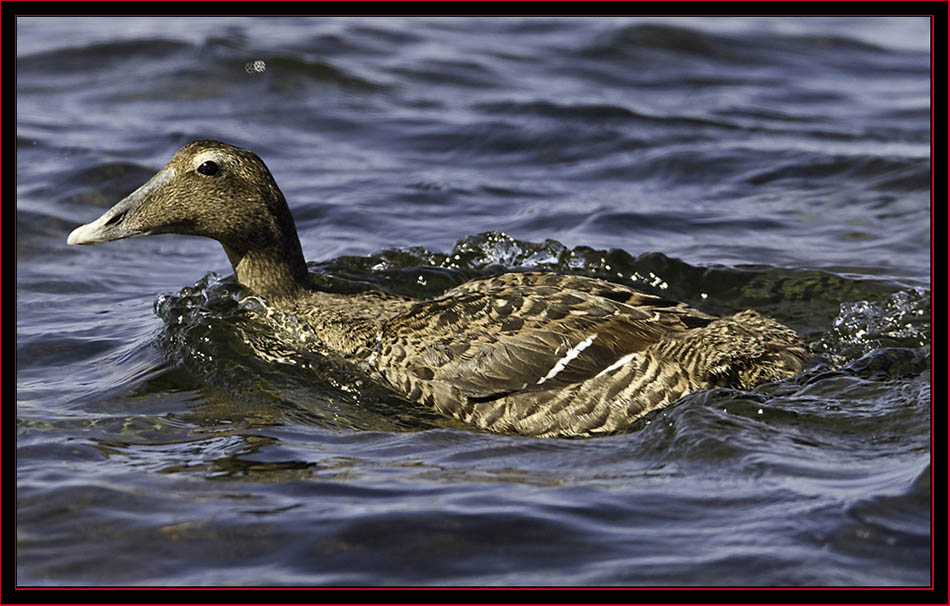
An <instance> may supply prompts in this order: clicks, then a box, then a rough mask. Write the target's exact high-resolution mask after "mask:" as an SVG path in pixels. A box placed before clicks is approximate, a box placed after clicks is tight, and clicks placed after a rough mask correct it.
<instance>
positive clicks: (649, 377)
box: [67, 140, 808, 438]
mask: <svg viewBox="0 0 950 606" xmlns="http://www.w3.org/2000/svg"><path fill="white" fill-rule="evenodd" d="M169 233H170V234H182V235H192V236H203V237H207V238H213V239H215V240H217V241H218V242H220V243H221V245H222V247H223V248H224V252H225V254H226V255H227V257H228V260H229V261H230V263H231V266H232V268H233V270H234V274H235V276H236V279H237V281H238V282H239V283H240V284H242V285H243V286H244V287H246V288H247V289H249V290H250V291H251V292H253V293H254V294H255V295H257V296H259V297H260V298H263V299H264V300H265V301H266V302H267V305H269V306H271V307H273V308H274V309H276V310H279V311H280V312H283V313H287V314H292V315H294V316H296V317H297V318H299V319H300V320H302V321H303V322H305V323H306V324H307V325H309V327H311V328H312V331H313V334H315V335H318V341H319V342H318V343H315V344H313V345H311V346H312V347H315V348H317V347H318V348H320V349H321V350H323V351H329V352H332V353H334V355H337V356H339V357H340V359H342V360H345V361H346V363H347V364H352V365H353V366H354V367H356V368H358V369H359V370H360V371H361V372H364V373H366V375H368V376H370V377H371V378H372V380H373V381H375V382H378V383H380V384H381V385H383V386H385V387H386V388H388V389H390V390H392V391H393V392H395V393H396V394H397V395H398V396H399V397H400V398H402V399H404V400H407V401H408V402H411V403H417V404H420V405H424V406H428V407H431V408H433V409H435V410H436V411H438V412H439V413H441V414H444V415H447V416H450V417H454V418H456V419H459V420H461V421H463V422H464V423H466V424H468V425H469V426H472V427H474V428H479V429H481V430H486V431H490V432H497V433H503V434H516V435H523V436H535V437H559V438H579V437H593V436H600V435H608V434H614V433H617V432H621V431H624V430H625V429H627V428H629V427H630V426H631V424H632V423H633V422H634V421H636V420H637V419H639V418H640V417H643V416H644V415H646V414H647V413H649V412H651V411H653V410H656V409H659V408H662V407H664V406H667V405H669V404H670V403H672V402H675V401H677V400H679V399H680V398H682V397H683V396H685V395H688V394H691V393H694V392H699V391H703V390H709V389H714V388H718V387H725V388H735V389H742V390H751V389H753V388H755V387H756V386H758V385H760V384H763V383H766V382H772V381H778V380H782V379H787V378H790V377H792V376H794V375H796V374H797V373H798V372H800V371H801V370H802V369H803V368H804V365H805V362H806V359H807V358H808V353H807V351H806V348H805V345H804V344H803V343H802V341H801V339H800V338H799V336H798V335H797V334H796V333H795V331H794V330H792V329H791V328H789V327H787V326H785V325H783V324H781V323H779V322H778V321H776V320H774V319H772V318H769V317H767V316H765V315H763V314H761V313H759V312H757V311H754V310H745V311H741V312H738V313H735V314H733V315H729V316H723V317H716V316H712V315H709V314H706V313H704V312H702V311H700V310H698V309H694V308H692V307H690V306H689V305H687V304H686V303H683V302H679V301H673V300H668V299H664V298H663V297H661V296H658V295H656V294H652V293H648V292H643V291H640V290H638V289H636V288H633V287H630V286H626V285H623V284H618V283H614V282H609V281H606V280H602V279H599V278H595V277H589V276H581V275H563V274H557V273H551V272H539V271H531V272H509V273H502V274H499V275H492V276H489V277H482V278H478V279H474V280H471V281H468V282H465V283H463V284H460V285H458V286H456V287H454V288H452V289H450V290H448V291H446V292H445V293H443V294H442V295H441V296H437V297H434V298H430V299H425V300H419V299H411V298H406V297H401V296H397V295H391V294H388V293H383V292H377V291H369V292H363V293H356V294H353V293H338V292H328V291H327V289H325V288H321V287H320V286H319V285H318V284H317V283H316V281H315V280H314V279H312V278H311V276H310V274H309V271H308V269H307V265H306V261H305V260H304V255H303V252H302V248H301V245H300V239H299V237H298V234H297V229H296V225H295V223H294V219H293V215H292V214H291V211H290V208H289V206H288V204H287V201H286V199H285V198H284V195H283V193H282V192H281V190H280V189H279V188H278V186H277V183H276V181H275V180H274V177H273V176H272V175H271V173H270V171H269V170H268V168H267V166H266V165H265V164H264V162H263V161H262V160H261V159H260V157H258V156H257V155H256V154H254V153H253V152H251V151H249V150H246V149H242V148H239V147H235V146H232V145H229V144H226V143H221V142H218V141H211V140H200V141H194V142H191V143H188V144H186V145H184V146H182V147H181V148H180V149H179V150H178V151H177V152H176V153H175V154H174V156H173V157H172V159H171V160H170V161H169V162H168V164H167V165H166V166H165V167H164V168H162V169H161V170H160V171H158V173H156V174H155V175H154V176H153V177H152V178H151V179H149V180H148V181H147V182H146V183H145V184H144V185H142V186H141V187H139V188H138V189H136V190H135V191H133V192H132V193H131V194H129V195H128V196H126V197H125V198H123V199H122V200H120V201H119V202H117V203H116V204H115V205H114V206H113V207H112V208H110V209H109V210H107V211H106V212H105V213H103V214H102V216H100V217H99V218H98V219H96V220H95V221H92V222H91V223H88V224H86V225H82V226H80V227H77V228H76V229H74V230H73V231H72V232H71V233H70V234H69V236H68V238H67V243H68V244H76V245H86V244H99V243H103V242H111V241H114V240H121V239H125V238H132V237H140V236H148V235H154V234H169Z"/></svg>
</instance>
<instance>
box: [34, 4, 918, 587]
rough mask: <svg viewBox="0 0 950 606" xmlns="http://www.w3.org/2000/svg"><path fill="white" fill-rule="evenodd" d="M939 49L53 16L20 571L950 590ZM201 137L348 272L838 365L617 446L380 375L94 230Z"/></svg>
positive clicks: (547, 27) (902, 25)
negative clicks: (944, 582)
mask: <svg viewBox="0 0 950 606" xmlns="http://www.w3.org/2000/svg"><path fill="white" fill-rule="evenodd" d="M929 27H930V24H929V21H928V20H927V19H925V18H912V19H896V18H864V19H861V18H799V19H795V18H741V19H703V18H665V19H659V18H609V19H607V18H604V19H601V18H587V19H554V18H534V19H528V18H511V19H497V18H496V19H454V18H425V19H395V18H323V19H319V18H309V19H301V18H267V19H263V18H256V19H247V18H232V19H219V18H213V19H212V18H204V19H201V18H84V19H77V18H25V19H19V20H18V21H17V49H18V60H17V80H18V98H17V115H18V121H17V193H18V197H17V224H16V228H17V232H16V234H17V240H16V243H17V357H16V362H17V428H18V434H17V436H18V437H17V466H18V478H17V479H18V485H17V531H18V534H17V553H16V561H17V579H18V583H19V584H20V585H21V586H35V585H102V584H107V585H295V586H311V585H344V586H358V585H398V586H429V585H452V586H459V585H462V586H471V585H531V586H560V585H635V586H640V585H661V586H684V585H693V586H696V585H706V586H827V585H834V586H841V585H843V586H879V585H898V586H926V585H928V584H930V582H931V388H930V385H931V377H930V368H931V358H930V322H931V310H930V290H929V289H930V275H931V270H930V258H931V256H930V233H931V231H930V183H931V172H930V170H931V168H930V86H931V84H930V58H929V51H930V48H929V40H930V37H929V32H930V30H929ZM199 138H214V139H220V140H223V141H227V142H230V143H233V144H236V145H240V146H243V147H248V148H251V149H253V150H254V151H256V152H257V153H258V154H259V155H260V156H262V157H263V159H264V160H265V161H266V162H267V163H268V165H269V167H270V169H271V171H272V172H273V173H274V175H275V177H276V179H277V181H278V183H279V184H280V185H281V187H282V189H283V191H284V193H285V194H286V195H287V198H288V200H289V201H290V204H291V207H292V210H293V212H294V214H295V217H296V220H297V226H298V229H299V230H300V235H301V241H302V244H303V248H304V253H305V255H306V257H307V258H308V259H310V260H312V261H313V263H312V264H311V271H312V272H314V273H315V274H317V275H319V276H321V279H323V280H325V281H326V282H327V283H328V284H330V285H335V286H336V287H346V288H354V289H359V288H367V287H373V288H381V289H384V290H388V291H390V292H399V293H402V294H409V295H415V296H432V295H435V294H438V293H439V292H442V291H443V290H444V289H446V288H448V287H450V286H451V285H453V284H456V283H459V282H461V281H463V280H466V279H470V278H471V277H474V276H477V275H482V274H485V273H490V272H494V271H499V270H500V269H501V268H515V269H518V268H538V269H549V270H555V271H560V272H564V273H572V272H574V273H585V274H593V275H600V276H604V277H608V278H610V279H614V280H618V281H624V282H627V283H635V284H639V285H641V286H645V287H650V288H653V289H654V290H656V291H659V292H663V293H664V294H668V295H670V296H673V297H678V298H681V299H684V300H687V301H689V302H690V303H692V304H694V305H696V306H698V307H700V308H702V309H704V310H705V311H708V312H712V313H729V312H734V311H738V310H741V309H744V308H747V307H752V308H755V309H758V310H760V311H762V312H764V313H767V314H769V315H772V316H774V317H776V318H778V319H779V320H781V321H783V322H786V323H788V324H789V325H791V326H793V327H794V328H796V329H797V330H798V331H799V332H800V333H801V334H802V335H803V336H804V338H805V339H806V340H807V341H808V342H809V343H810V344H811V345H812V348H813V349H814V350H815V352H816V353H819V354H821V355H822V356H823V357H824V359H825V362H824V363H816V364H815V365H813V366H812V367H811V368H809V369H808V370H807V371H806V372H804V373H803V374H802V375H800V376H799V377H796V378H794V379H792V380H788V381H783V382H780V383H775V384H768V385H764V386H761V387H760V388H758V389H756V390H755V391H753V392H741V391H735V390H724V389H719V390H714V391H709V392H702V393H697V394H692V395H689V396H687V397H684V398H682V399H681V400H680V401H679V402H677V403H675V404H674V405H672V406H670V407H669V408H667V409H665V410H662V411H659V412H657V413H654V414H652V415H650V416H648V417H646V418H645V419H643V420H641V421H639V422H638V423H637V424H636V425H635V426H633V427H631V428H630V430H629V431H628V432H625V433H622V434H619V435H615V436H611V437H605V438H598V439H589V440H560V439H533V438H522V437H513V436H501V435H492V434H487V433H483V432H478V431H474V430H472V429H470V428H467V427H465V426H462V425H460V424H458V423H457V422H454V421H451V420H449V419H444V418H442V417H440V416H438V415H435V414H433V413H431V412H429V411H427V410H425V409H422V408H419V407H417V406H413V405H409V404H406V403H404V402H401V401H400V400H399V399H398V398H395V397H394V396H392V394H390V393H388V392H386V391H385V390H382V389H380V388H378V387H374V386H371V385H364V386H363V388H361V389H359V390H355V391H354V390H352V389H349V387H348V383H347V381H346V377H345V376H343V375H341V374H340V373H341V372H343V371H341V370H340V369H333V368H331V367H328V366H327V364H326V363H325V360H321V359H320V358H319V356H317V355H316V354H314V355H306V354H303V353H299V352H298V353H287V352H281V351H279V350H278V349H277V348H276V347H275V344H274V343H273V342H272V341H271V342H269V341H268V333H267V331H266V328H265V327H263V326H262V324H261V322H260V321H259V320H258V319H257V318H258V317H259V315H260V311H261V310H260V309H259V307H257V306H256V303H255V302H254V300H253V299H248V298H247V295H248V293H247V292H245V291H244V290H243V289H242V288H240V287H239V286H238V285H237V284H235V283H234V281H233V278H232V277H231V271H230V267H229V266H228V264H227V259H226V257H225V255H224V254H223V251H222V250H221V248H220V246H219V245H218V244H217V243H215V242H213V241H210V240H207V241H205V240H201V239H189V238H185V237H181V236H157V237H153V238H143V239H136V240H127V241H122V242H115V243H110V244H107V245H103V246H98V247H82V248H80V247H67V246H66V236H67V234H68V233H69V231H70V230H72V229H73V228H74V227H76V226H77V225H80V224H82V223H86V222H88V221H90V220H92V219H94V218H96V217H97V216H98V215H99V214H100V213H101V212H102V211H103V210H104V209H105V208H107V207H109V206H111V204H112V203H114V202H115V201H117V200H118V199H119V198H121V197H122V196H123V195H125V194H126V193H128V192H129V191H131V190H132V189H134V188H135V187H137V186H138V185H140V184H141V183H142V182H144V181H145V180H146V179H147V178H148V177H149V176H151V174H153V173H154V171H156V170H157V169H158V168H160V167H161V166H162V165H164V163H165V162H166V161H167V160H168V159H169V158H170V157H171V155H172V153H173V152H174V151H175V149H177V148H178V147H179V146H180V145H181V144H183V143H185V142H187V141H190V140H194V139H199ZM259 349H265V350H266V351H268V352H272V354H273V355H271V356H270V357H269V358H267V359H264V358H261V357H260V356H258V355H255V350H259Z"/></svg>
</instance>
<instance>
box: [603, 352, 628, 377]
mask: <svg viewBox="0 0 950 606" xmlns="http://www.w3.org/2000/svg"><path fill="white" fill-rule="evenodd" d="M636 357H637V354H636V352H634V353H632V354H627V355H625V356H624V357H622V358H620V359H619V360H617V361H616V362H614V363H613V364H611V365H610V366H608V367H607V368H605V369H603V370H602V371H600V372H599V373H597V374H596V375H594V378H595V379H596V378H597V377H600V376H603V375H605V374H607V373H608V372H610V371H612V370H617V369H618V368H620V367H621V366H623V365H624V364H626V363H627V362H629V361H630V360H633V359H634V358H636Z"/></svg>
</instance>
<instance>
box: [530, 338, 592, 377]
mask: <svg viewBox="0 0 950 606" xmlns="http://www.w3.org/2000/svg"><path fill="white" fill-rule="evenodd" d="M596 338H597V333H594V334H592V335H591V336H589V337H587V338H586V339H584V340H583V341H581V342H580V343H578V344H577V345H575V346H574V347H572V348H571V350H570V351H568V352H567V353H566V354H564V357H563V358H561V359H560V360H558V361H557V363H556V364H555V365H554V367H552V368H551V370H549V371H548V374H546V375H544V376H543V377H541V378H540V379H539V380H538V382H537V384H538V385H540V384H542V383H544V382H545V381H547V380H548V379H553V378H554V377H555V376H556V375H557V373H559V372H561V371H562V370H564V369H565V368H566V367H567V365H568V364H569V363H570V361H571V360H573V359H574V358H576V357H577V356H579V355H581V352H582V351H584V350H585V349H587V348H588V347H590V344H591V343H593V342H594V339H596Z"/></svg>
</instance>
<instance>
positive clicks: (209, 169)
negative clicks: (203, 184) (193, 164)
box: [198, 160, 218, 177]
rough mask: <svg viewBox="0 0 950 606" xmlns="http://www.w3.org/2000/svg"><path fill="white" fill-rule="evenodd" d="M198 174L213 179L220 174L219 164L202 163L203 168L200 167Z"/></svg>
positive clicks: (209, 161)
mask: <svg viewBox="0 0 950 606" xmlns="http://www.w3.org/2000/svg"><path fill="white" fill-rule="evenodd" d="M198 172H199V173H201V174H202V175H207V176H209V177H213V176H215V175H216V174H218V164H217V162H212V161H211V160H208V161H207V162H202V163H201V166H199V167H198Z"/></svg>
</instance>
